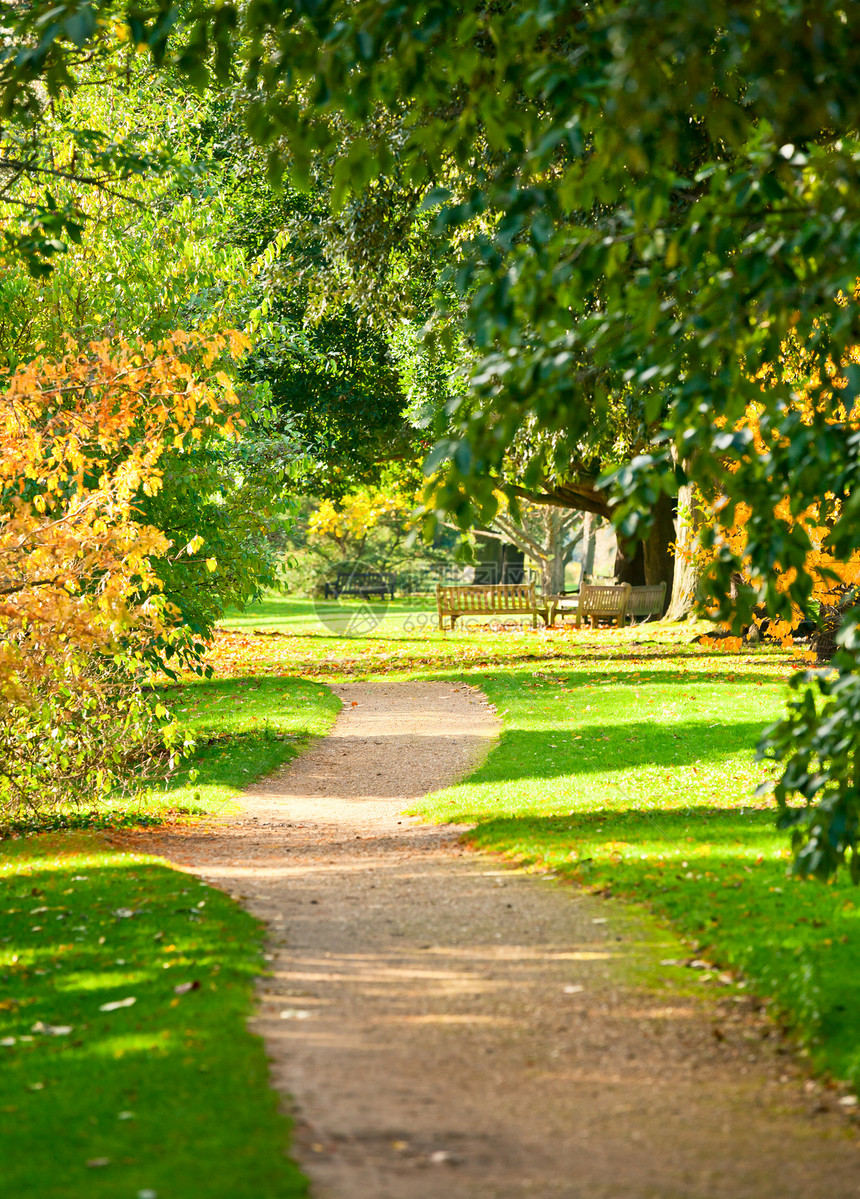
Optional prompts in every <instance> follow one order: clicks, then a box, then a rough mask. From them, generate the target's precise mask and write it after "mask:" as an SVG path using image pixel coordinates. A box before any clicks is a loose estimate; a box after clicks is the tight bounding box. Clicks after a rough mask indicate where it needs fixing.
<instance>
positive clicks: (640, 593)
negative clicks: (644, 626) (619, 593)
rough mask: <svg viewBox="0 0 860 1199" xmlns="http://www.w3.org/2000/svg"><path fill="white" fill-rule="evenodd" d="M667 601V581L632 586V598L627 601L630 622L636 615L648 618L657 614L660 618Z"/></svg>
mask: <svg viewBox="0 0 860 1199" xmlns="http://www.w3.org/2000/svg"><path fill="white" fill-rule="evenodd" d="M665 602H666V584H665V583H652V584H649V585H648V586H647V587H631V588H630V598H629V600H628V601H627V615H628V616H629V617H630V623H631V624H632V623H633V620H634V618H636V617H639V618H640V619H641V618H643V617H644V618H645V619H647V618H648V617H649V616H656V617H657V618H658V619H659V618H660V617H661V616H662V615H663V606H664V604H665Z"/></svg>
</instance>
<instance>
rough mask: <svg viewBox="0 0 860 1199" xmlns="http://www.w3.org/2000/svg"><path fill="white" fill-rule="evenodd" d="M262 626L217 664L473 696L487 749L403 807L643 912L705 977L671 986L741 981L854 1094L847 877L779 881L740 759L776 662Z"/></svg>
mask: <svg viewBox="0 0 860 1199" xmlns="http://www.w3.org/2000/svg"><path fill="white" fill-rule="evenodd" d="M279 607H280V609H281V614H282V618H281V619H279V618H278V613H277V609H278V608H279ZM267 619H268V624H267V631H268V632H269V634H278V633H280V634H281V635H280V636H278V635H270V636H266V637H253V636H250V635H248V634H247V633H245V632H244V631H238V632H236V633H232V634H231V633H228V634H225V636H224V640H223V643H222V645H221V647H220V649H219V651H218V652H219V660H220V662H221V666H222V668H223V669H224V670H225V671H229V670H231V669H234V668H235V665H236V663H237V662H238V661H240V660H248V659H249V658H250V659H251V660H253V661H254V662H255V664H256V665H255V669H258V670H261V671H266V670H269V671H273V672H280V671H286V672H295V673H300V674H303V675H304V676H305V677H307V678H318V679H321V680H323V679H324V680H336V679H339V678H362V677H374V676H378V675H386V676H388V677H394V678H409V677H415V678H440V679H441V678H465V679H467V680H468V681H469V682H471V683H474V684H476V685H478V686H480V687H482V688H483V690H484V691H485V692H486V694H487V695H488V696H489V697H490V699H491V700H492V701H493V703H494V704H495V705H496V707H497V709H498V712H499V715H500V717H501V719H502V722H503V726H504V732H503V735H502V738H501V741H500V743H499V745H498V747H497V748H496V749H495V750H494V751H493V753H492V754H491V755H490V757H489V758H488V760H487V761H486V763H485V764H484V766H483V767H482V768H481V769H480V770H479V771H478V772H477V773H476V774H475V775H473V776H472V777H471V778H470V779H468V780H466V781H465V782H463V783H461V784H460V785H458V786H456V787H453V788H451V789H449V790H448V791H445V792H441V793H439V794H437V795H434V796H430V797H428V799H427V800H426V801H425V802H424V803H422V804H421V805H420V806H419V807H418V808H417V809H416V810H417V811H418V812H419V813H420V814H421V815H423V816H425V817H426V818H427V819H431V820H450V821H455V822H464V823H472V824H474V826H475V829H474V833H473V834H472V840H473V842H474V844H476V845H477V846H479V847H481V848H484V849H487V850H491V851H494V852H498V853H502V854H505V855H508V856H510V857H512V858H515V859H516V860H518V861H521V862H525V863H530V864H532V865H534V867H535V868H536V869H541V870H547V871H551V872H553V873H555V874H556V875H557V876H559V877H560V878H567V879H570V880H571V881H575V882H578V883H581V884H583V885H585V886H587V887H589V888H590V889H592V890H594V891H596V892H602V893H612V894H614V895H616V896H624V897H627V898H628V899H630V900H631V901H634V902H637V903H639V904H641V905H643V906H644V907H645V908H647V909H648V910H649V911H650V912H652V913H654V914H656V915H657V916H658V917H659V918H660V919H663V920H665V921H667V922H669V924H670V925H671V927H672V928H673V929H674V930H675V931H677V932H679V933H680V934H681V935H683V936H684V937H685V938H686V940H687V943H688V945H689V953H688V955H687V959H686V960H691V959H695V960H697V961H698V962H707V963H709V964H710V965H711V966H712V969H697V970H691V969H689V968H688V967H685V966H684V965H683V964H679V965H676V966H672V965H667V966H665V967H664V972H665V976H666V979H667V981H669V980H673V979H674V980H676V981H677V980H680V979H686V980H688V981H689V980H690V979H700V980H702V981H703V982H706V983H707V982H715V981H717V982H718V981H719V976H720V975H721V974H722V975H723V981H725V980H726V979H727V978H729V977H730V976H732V977H734V978H735V979H737V980H740V984H741V986H747V987H749V988H750V989H752V990H754V991H756V992H757V993H759V994H760V995H762V996H763V997H764V998H766V999H768V1000H772V1001H773V1004H774V1011H775V1014H778V1015H779V1017H780V1019H781V1020H782V1021H784V1023H785V1024H786V1025H787V1026H788V1027H790V1028H791V1029H792V1030H793V1031H794V1033H795V1034H796V1036H797V1037H798V1039H799V1041H800V1042H801V1043H802V1045H803V1047H804V1051H805V1052H808V1053H810V1054H811V1055H812V1057H813V1059H814V1060H815V1062H816V1064H817V1066H818V1067H819V1068H820V1069H821V1070H824V1071H828V1070H829V1071H831V1072H832V1073H833V1074H834V1075H836V1076H838V1077H840V1078H846V1079H851V1080H853V1081H855V1082H856V1083H858V1084H860V1012H858V1008H857V1005H856V1003H855V1002H854V1001H853V996H854V995H855V994H856V993H857V991H858V988H860V956H858V953H857V949H858V946H860V923H858V922H860V892H858V891H857V889H856V888H854V887H853V886H852V885H851V884H850V882H849V881H848V880H847V877H845V876H843V877H840V878H839V879H838V880H837V881H836V882H835V883H833V884H831V885H829V886H822V885H820V884H818V883H810V882H801V881H799V880H797V879H794V878H791V877H788V876H787V868H788V866H789V862H790V855H789V852H788V848H787V840H786V837H785V835H784V834H783V833H780V832H778V831H777V830H776V828H775V827H774V811H773V807H772V805H771V804H770V802H769V801H767V800H759V799H755V798H754V792H755V789H756V787H757V786H758V785H759V783H761V782H762V781H764V780H765V779H766V778H768V776H769V771H770V770H771V768H770V767H769V766H768V765H767V764H765V763H760V762H756V761H755V757H754V747H755V744H756V742H757V740H758V738H759V736H760V734H761V732H762V730H763V729H764V728H765V727H766V726H767V725H768V724H769V723H770V722H771V721H773V720H775V719H777V718H778V717H779V715H780V714H781V712H782V709H783V705H784V701H785V696H786V690H787V689H786V679H787V677H788V675H789V674H790V673H791V670H792V664H791V661H790V659H789V658H788V656H787V655H786V654H785V653H783V652H777V651H775V650H772V649H767V648H761V649H756V650H748V651H745V652H744V653H742V654H740V655H728V654H721V653H717V652H713V651H711V650H706V649H704V648H701V647H699V646H698V645H696V644H693V643H692V632H693V631H695V630H691V629H689V628H687V627H684V628H683V629H679V628H677V627H672V626H660V625H654V626H647V625H646V626H642V627H640V628H638V629H633V630H626V631H624V632H621V633H618V632H615V631H611V632H601V633H597V634H593V633H590V632H585V631H583V632H581V633H575V632H573V631H570V630H568V631H561V630H558V631H556V632H550V633H546V632H544V631H543V630H539V631H538V632H533V631H532V630H530V629H525V630H523V631H519V632H512V631H507V632H499V631H492V630H490V629H484V630H482V629H473V630H471V631H468V630H464V631H462V632H460V631H458V632H457V633H456V634H454V635H452V634H450V633H449V634H445V635H440V634H438V633H436V632H435V631H434V630H432V629H431V630H430V631H426V632H425V631H419V632H418V633H416V632H414V631H413V630H410V629H407V628H404V627H403V626H402V625H401V626H400V627H399V628H386V627H384V626H382V625H380V626H378V627H377V629H375V630H374V631H373V632H372V633H371V635H369V636H365V637H359V636H354V637H335V636H332V635H330V634H328V633H326V632H325V631H324V630H323V631H321V630H320V629H319V628H318V627H316V625H314V624H312V623H310V622H309V621H307V619H305V618H304V617H303V618H302V619H298V616H297V613H296V611H295V610H294V608H293V605H292V603H291V601H289V600H280V601H276V602H273V603H272V604H271V606H270V608H269V610H268V617H267ZM302 620H304V624H303V623H302ZM230 623H231V627H232V622H230Z"/></svg>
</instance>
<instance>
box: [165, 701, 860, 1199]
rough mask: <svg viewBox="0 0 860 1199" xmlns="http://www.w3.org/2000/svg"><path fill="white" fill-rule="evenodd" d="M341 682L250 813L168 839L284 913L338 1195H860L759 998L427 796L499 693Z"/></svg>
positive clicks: (457, 771)
mask: <svg viewBox="0 0 860 1199" xmlns="http://www.w3.org/2000/svg"><path fill="white" fill-rule="evenodd" d="M333 690H334V691H335V692H336V693H337V695H339V696H340V697H341V699H342V700H343V702H344V708H343V711H342V712H341V715H340V716H339V717H338V720H337V723H336V725H335V727H334V730H333V732H332V733H331V735H330V736H329V737H327V738H326V739H324V740H322V741H320V742H319V743H317V745H315V746H314V747H313V748H312V749H311V750H310V751H309V752H308V753H307V754H305V756H304V757H302V758H299V759H298V760H297V761H296V762H294V763H293V764H292V765H291V766H290V767H289V768H286V769H285V770H284V771H282V772H280V773H278V774H275V775H273V776H271V777H269V778H268V779H266V780H265V781H264V782H263V783H261V784H259V785H257V786H256V787H253V788H252V789H251V790H249V791H248V793H247V795H246V796H245V800H246V806H245V813H244V814H243V816H242V817H241V818H239V819H238V820H236V821H234V822H231V823H230V824H224V825H217V826H214V827H210V828H209V829H206V830H200V829H193V830H191V831H188V832H182V831H178V832H176V833H173V834H169V835H166V836H165V835H162V836H160V837H156V838H154V839H151V840H150V843H149V845H148V847H149V848H154V849H155V851H156V852H162V853H164V854H166V855H167V856H169V857H170V858H171V859H172V860H173V861H174V862H175V863H177V864H179V865H182V866H184V867H186V868H188V869H192V870H194V871H195V872H196V873H198V874H200V875H202V876H203V877H204V878H206V879H207V880H208V881H210V882H212V883H215V884H217V885H218V886H221V887H223V888H225V889H226V890H228V891H230V892H231V893H232V894H234V895H236V896H238V897H239V898H241V899H242V900H243V902H244V903H245V905H246V906H247V907H248V908H249V910H250V911H252V912H253V913H254V914H255V915H257V916H259V917H261V918H262V919H264V920H266V921H267V922H268V924H269V927H270V929H271V930H272V932H271V945H270V952H271V955H272V969H273V971H274V975H273V977H272V978H267V979H265V980H263V982H262V984H261V991H260V998H261V1006H260V1012H259V1015H258V1017H257V1018H256V1021H255V1027H256V1029H257V1031H259V1033H260V1034H261V1035H262V1036H263V1037H264V1038H265V1039H266V1043H267V1046H268V1050H269V1053H270V1056H271V1059H272V1075H273V1081H274V1083H275V1085H276V1086H277V1087H278V1088H279V1089H280V1090H281V1091H282V1093H283V1094H284V1096H285V1097H286V1098H285V1101H286V1102H287V1103H288V1105H289V1107H290V1110H291V1111H293V1112H294V1114H295V1118H296V1121H297V1127H296V1132H295V1153H296V1156H297V1157H298V1160H299V1161H300V1163H301V1165H302V1166H303V1167H304V1169H305V1170H306V1171H307V1173H308V1174H309V1176H310V1178H311V1180H312V1192H311V1193H312V1196H313V1199H520V1197H524V1196H532V1197H535V1199H552V1197H555V1196H564V1197H565V1199H771V1197H773V1199H777V1197H779V1199H795V1197H797V1199H800V1197H801V1196H802V1197H804V1199H807V1197H809V1199H812V1197H815V1196H827V1199H843V1197H846V1199H847V1197H848V1196H860V1169H858V1167H860V1154H859V1153H858V1142H857V1137H856V1133H855V1130H854V1128H853V1126H852V1125H851V1124H850V1123H849V1121H848V1120H847V1119H846V1118H845V1117H844V1116H843V1115H842V1114H841V1113H840V1112H839V1110H838V1108H837V1105H836V1102H835V1099H834V1097H833V1096H832V1094H831V1093H829V1092H827V1091H826V1090H823V1089H822V1088H820V1087H819V1086H818V1085H817V1084H814V1083H811V1082H809V1081H804V1076H803V1074H802V1072H801V1070H800V1069H799V1067H798V1066H797V1064H796V1063H795V1062H794V1061H793V1059H792V1057H791V1056H790V1054H787V1053H786V1049H785V1046H784V1044H783V1043H782V1042H781V1041H780V1040H779V1038H778V1037H777V1036H776V1035H775V1034H774V1033H773V1031H772V1030H771V1029H770V1028H769V1026H768V1025H767V1023H766V1022H765V1021H764V1020H763V1019H762V1018H761V1016H760V1015H758V1014H756V1013H755V1012H754V1011H752V1010H751V1009H750V1005H749V1002H748V1001H744V1002H740V1003H738V1002H734V1001H733V1000H732V1001H729V1000H724V1001H722V1002H717V1001H715V1000H713V999H703V1000H699V999H694V1000H690V999H686V998H679V997H678V995H677V992H675V991H674V990H673V989H671V988H669V989H667V990H666V994H665V998H659V997H658V998H655V993H654V991H653V990H652V991H650V992H645V991H644V990H638V989H636V988H634V987H633V986H632V985H630V984H625V983H623V982H620V981H619V979H623V978H624V977H625V976H627V977H630V976H631V971H630V970H629V969H625V967H628V966H631V965H634V964H635V963H636V962H641V960H642V957H643V955H645V957H646V958H648V959H649V960H653V956H654V954H655V952H658V951H656V950H655V947H654V946H653V945H650V946H649V945H648V944H647V943H645V942H644V941H643V937H644V934H643V932H642V929H641V928H640V927H639V926H638V925H637V923H636V921H635V920H634V919H632V918H631V917H630V916H629V915H625V912H624V908H623V906H621V905H618V904H616V903H614V902H609V903H607V902H605V901H602V900H599V899H596V898H592V897H590V896H586V895H584V894H581V893H579V892H577V891H574V890H571V889H570V888H566V887H562V886H559V885H557V884H553V883H552V882H549V881H547V880H543V879H539V878H535V877H533V876H528V875H526V874H524V873H522V872H520V871H518V870H516V869H514V868H506V867H505V866H503V865H499V864H498V863H497V862H495V861H494V860H492V859H488V858H485V857H481V856H479V855H476V854H473V853H471V852H468V851H466V850H464V849H463V848H461V847H460V846H459V844H458V841H457V838H458V835H459V832H460V831H461V830H458V829H456V828H452V827H446V828H441V829H440V828H435V827H429V826H425V825H420V824H417V823H416V822H415V821H413V820H411V819H409V818H408V817H406V816H403V815H402V809H403V808H404V806H406V805H407V803H408V801H410V800H412V799H414V798H416V797H418V796H419V795H422V794H424V793H426V792H427V791H430V790H433V789H436V788H438V787H441V786H443V785H445V784H447V783H450V782H451V781H453V780H454V779H456V778H457V777H461V776H462V775H463V774H465V773H466V772H467V771H468V770H470V769H471V768H472V767H473V766H474V765H475V764H476V763H477V761H479V760H480V758H481V756H482V755H483V754H484V753H486V752H487V749H488V747H489V746H490V745H491V743H492V740H493V738H494V737H495V736H496V733H497V729H498V722H497V719H496V717H495V714H494V713H493V712H492V710H491V708H490V707H489V705H488V704H487V702H486V700H485V698H484V697H483V695H482V694H481V693H480V692H479V691H477V690H475V689H473V688H471V687H468V686H466V685H465V684H460V685H459V686H458V685H456V684H450V683H356V684H349V685H344V686H339V687H335V688H333ZM152 840H154V842H155V843H154V845H153V844H152ZM289 1097H292V1098H289ZM261 1199H262V1197H261Z"/></svg>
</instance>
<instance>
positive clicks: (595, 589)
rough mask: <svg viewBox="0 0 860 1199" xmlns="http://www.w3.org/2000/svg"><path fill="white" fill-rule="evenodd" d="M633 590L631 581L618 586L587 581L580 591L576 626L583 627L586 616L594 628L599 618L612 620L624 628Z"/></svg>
mask: <svg viewBox="0 0 860 1199" xmlns="http://www.w3.org/2000/svg"><path fill="white" fill-rule="evenodd" d="M631 591H632V588H631V586H630V584H629V583H621V584H620V585H619V586H617V587H599V586H597V585H595V584H592V583H587V584H586V585H585V586H584V587H583V588H582V589H581V591H580V593H579V607H578V608H577V610H576V627H577V628H578V629H579V628H582V620H583V617H585V618H587V619H588V620H590V621H591V627H592V628H596V626H597V622H598V620H611V621H614V623H615V625H616V626H617V627H618V628H619V629H620V628H623V627H624V622H625V620H626V619H627V604H628V601H629V599H630V592H631Z"/></svg>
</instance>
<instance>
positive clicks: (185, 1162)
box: [0, 832, 305, 1199]
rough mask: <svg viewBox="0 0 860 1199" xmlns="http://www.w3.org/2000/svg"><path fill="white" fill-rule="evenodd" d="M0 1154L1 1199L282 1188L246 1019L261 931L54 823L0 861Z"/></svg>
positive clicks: (185, 884) (277, 1195) (183, 881)
mask: <svg viewBox="0 0 860 1199" xmlns="http://www.w3.org/2000/svg"><path fill="white" fill-rule="evenodd" d="M0 912H2V930H3V935H2V938H0V983H2V999H0V1054H2V1057H0V1064H2V1065H0V1114H2V1119H0V1162H2V1187H0V1189H2V1193H3V1194H4V1195H8V1196H9V1197H10V1199H12V1197H13V1196H14V1199H117V1196H123V1197H125V1196H130V1197H131V1199H134V1197H135V1196H138V1197H143V1199H152V1196H157V1197H158V1199H188V1197H189V1196H194V1199H292V1197H294V1196H300V1195H303V1194H304V1193H305V1186H304V1182H303V1180H302V1178H301V1176H300V1175H299V1173H298V1171H297V1169H296V1168H295V1167H294V1166H293V1165H291V1164H290V1162H289V1161H288V1159H287V1158H286V1157H285V1154H284V1149H285V1146H286V1144H287V1134H288V1128H287V1125H286V1121H285V1120H284V1119H283V1117H282V1116H280V1115H279V1114H278V1112H277V1107H276V1099H275V1096H274V1093H273V1092H272V1091H271V1090H270V1089H269V1085H268V1079H267V1067H266V1060H265V1055H264V1053H263V1047H262V1044H261V1043H260V1041H259V1040H258V1039H257V1038H255V1037H252V1036H251V1035H250V1034H249V1033H248V1032H247V1030H246V1027H245V1018H246V1016H247V1015H248V1013H249V1011H250V1008H251V1003H252V990H253V980H254V976H255V975H257V974H259V973H261V971H262V970H263V969H264V967H265V963H264V962H263V959H262V952H261V942H262V930H261V928H260V927H259V926H258V924H257V922H256V921H254V920H253V919H252V918H251V917H250V916H248V915H247V914H246V913H245V912H243V911H242V910H241V908H239V907H238V905H237V904H235V903H233V902H232V901H231V900H229V899H228V898H227V897H226V896H225V895H222V894H221V893H220V892H219V891H216V890H214V889H212V888H210V887H206V886H204V885H203V884H201V883H199V882H197V881H196V880H194V879H192V878H190V877H189V876H188V875H185V874H181V873H179V872H177V871H175V870H171V869H169V868H168V867H167V866H165V865H164V864H163V863H159V862H157V861H156V860H154V859H147V858H144V857H139V856H135V855H132V854H128V853H122V852H119V851H116V850H113V849H111V848H110V846H108V845H107V844H105V842H104V839H103V837H102V836H100V835H98V834H93V833H77V832H71V833H70V832H65V833H54V834H46V835H42V836H39V837H31V838H22V839H20V840H18V841H13V842H9V841H7V842H5V843H4V844H3V846H2V866H0Z"/></svg>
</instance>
